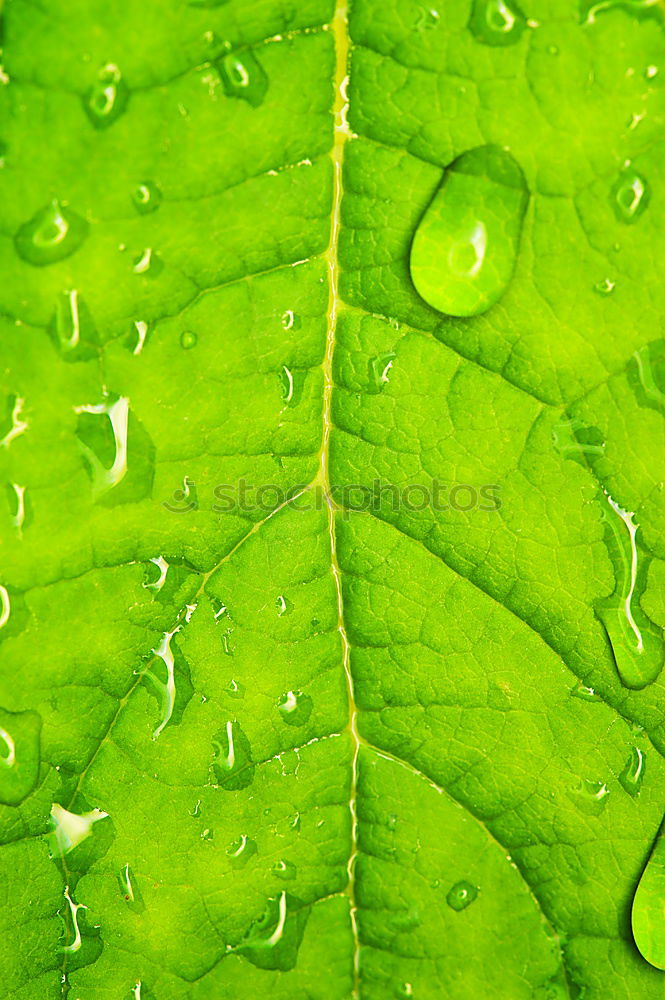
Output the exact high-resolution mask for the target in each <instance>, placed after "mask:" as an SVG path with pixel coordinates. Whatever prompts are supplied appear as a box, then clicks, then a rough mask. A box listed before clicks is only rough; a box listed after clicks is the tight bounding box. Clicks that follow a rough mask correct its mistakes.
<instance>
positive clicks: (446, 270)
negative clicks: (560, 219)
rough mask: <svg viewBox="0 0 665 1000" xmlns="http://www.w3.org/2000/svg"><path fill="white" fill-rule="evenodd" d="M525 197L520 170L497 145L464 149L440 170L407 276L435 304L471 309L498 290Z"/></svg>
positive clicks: (456, 312)
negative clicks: (438, 184) (440, 180)
mask: <svg viewBox="0 0 665 1000" xmlns="http://www.w3.org/2000/svg"><path fill="white" fill-rule="evenodd" d="M527 202H528V191H527V187H526V181H525V179H524V174H523V173H522V170H521V168H520V166H519V165H518V163H517V162H516V161H515V159H514V158H513V157H512V156H511V155H510V153H509V152H507V151H506V150H504V149H501V148H499V147H498V146H481V147H479V148H477V149H472V150H470V151H469V152H467V153H463V154H462V156H460V157H458V159H457V160H455V161H454V162H453V163H452V164H451V166H450V167H449V168H448V169H447V170H446V172H445V174H444V176H443V180H442V182H441V185H440V187H439V189H438V191H437V192H436V194H435V195H434V198H433V199H432V201H431V203H430V205H429V207H428V208H427V210H426V211H425V214H424V215H423V217H422V219H421V221H420V223H419V225H418V228H417V230H416V233H415V236H414V239H413V244H412V247H411V257H410V268H411V278H412V280H413V283H414V285H415V287H416V290H417V291H418V293H419V295H420V296H421V297H422V298H423V299H424V300H425V302H427V303H428V305H430V306H432V307H433V308H434V309H437V310H438V311H439V312H442V313H446V314H448V315H450V316H476V315H478V314H480V313H483V312H486V311H487V310H488V309H489V308H490V307H491V306H493V305H495V304H496V303H497V302H498V301H499V299H500V298H501V297H502V296H503V295H504V293H505V292H506V289H507V288H508V285H509V284H510V281H511V278H512V276H513V271H514V269H515V263H516V260H517V253H518V249H519V241H520V235H521V231H522V223H523V220H524V214H525V212H526V207H527Z"/></svg>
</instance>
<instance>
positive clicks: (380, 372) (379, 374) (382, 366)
mask: <svg viewBox="0 0 665 1000" xmlns="http://www.w3.org/2000/svg"><path fill="white" fill-rule="evenodd" d="M395 357H396V355H395V353H394V352H393V351H388V352H387V353H386V354H378V355H376V357H373V358H370V359H369V361H368V362H367V371H368V383H369V384H368V390H369V391H370V392H381V390H382V389H385V387H386V386H387V385H388V383H389V382H390V371H391V368H392V366H393V361H394V360H395Z"/></svg>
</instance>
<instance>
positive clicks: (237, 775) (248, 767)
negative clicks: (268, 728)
mask: <svg viewBox="0 0 665 1000" xmlns="http://www.w3.org/2000/svg"><path fill="white" fill-rule="evenodd" d="M213 748H214V750H215V757H214V760H213V770H214V772H215V776H216V778H217V781H218V783H219V785H220V786H221V787H222V788H224V789H225V790H226V791H233V792H235V791H239V790H240V789H242V788H247V786H248V785H251V783H252V782H253V780H254V771H255V765H254V762H253V760H252V748H251V744H250V742H249V740H248V739H247V736H246V735H245V733H244V731H243V729H242V727H241V726H240V723H239V722H237V721H233V722H227V723H226V726H225V727H224V729H221V730H220V731H219V732H218V733H217V734H216V736H215V737H214V739H213Z"/></svg>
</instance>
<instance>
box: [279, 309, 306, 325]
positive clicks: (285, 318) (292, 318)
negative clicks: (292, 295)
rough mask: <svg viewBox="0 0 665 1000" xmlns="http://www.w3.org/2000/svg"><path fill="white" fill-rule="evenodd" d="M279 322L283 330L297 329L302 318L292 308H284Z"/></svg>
mask: <svg viewBox="0 0 665 1000" xmlns="http://www.w3.org/2000/svg"><path fill="white" fill-rule="evenodd" d="M281 323H282V326H283V327H284V329H285V330H299V329H300V327H301V326H302V320H301V318H300V316H298V314H297V313H294V311H293V309H286V310H285V311H284V312H283V313H282V316H281Z"/></svg>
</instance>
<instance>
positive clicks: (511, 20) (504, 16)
mask: <svg viewBox="0 0 665 1000" xmlns="http://www.w3.org/2000/svg"><path fill="white" fill-rule="evenodd" d="M526 23H527V22H526V17H525V16H524V14H523V13H522V11H521V10H520V9H519V7H518V6H517V4H516V3H514V2H513V0H474V4H473V10H472V13H471V20H470V21H469V28H470V29H471V31H472V32H473V34H474V35H475V37H476V38H477V39H478V41H479V42H483V43H484V44H485V45H514V44H515V42H518V41H519V40H520V38H521V36H522V32H523V31H524V29H525V28H526Z"/></svg>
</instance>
